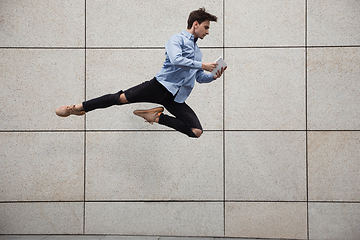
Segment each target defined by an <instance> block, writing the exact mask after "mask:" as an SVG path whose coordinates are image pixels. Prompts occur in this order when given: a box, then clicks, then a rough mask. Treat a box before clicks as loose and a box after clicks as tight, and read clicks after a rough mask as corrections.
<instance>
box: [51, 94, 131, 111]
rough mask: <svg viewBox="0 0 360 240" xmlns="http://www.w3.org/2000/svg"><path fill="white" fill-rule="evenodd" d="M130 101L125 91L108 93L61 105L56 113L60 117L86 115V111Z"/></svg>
mask: <svg viewBox="0 0 360 240" xmlns="http://www.w3.org/2000/svg"><path fill="white" fill-rule="evenodd" d="M126 103H128V101H127V99H126V97H125V94H124V93H123V91H119V92H117V93H114V94H106V95H103V96H101V97H98V98H94V99H91V100H89V101H85V102H82V103H78V104H75V105H70V106H66V105H65V106H61V107H59V108H58V109H56V111H55V112H56V114H57V115H58V116H60V117H67V116H69V115H78V116H81V115H84V114H85V113H86V112H90V111H92V110H95V109H98V108H107V107H110V106H113V105H122V104H126Z"/></svg>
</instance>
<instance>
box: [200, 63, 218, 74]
mask: <svg viewBox="0 0 360 240" xmlns="http://www.w3.org/2000/svg"><path fill="white" fill-rule="evenodd" d="M217 65H218V64H217V63H211V62H208V63H202V67H201V69H203V70H205V71H208V72H212V70H214V68H215V67H216V66H217Z"/></svg>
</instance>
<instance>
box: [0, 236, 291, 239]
mask: <svg viewBox="0 0 360 240" xmlns="http://www.w3.org/2000/svg"><path fill="white" fill-rule="evenodd" d="M78 239H79V240H262V239H259V238H257V239H250V238H221V237H216V238H214V237H161V236H114V235H0V240H78ZM263 240H265V239H263ZM271 240H276V239H275V238H271ZM282 240H286V239H282Z"/></svg>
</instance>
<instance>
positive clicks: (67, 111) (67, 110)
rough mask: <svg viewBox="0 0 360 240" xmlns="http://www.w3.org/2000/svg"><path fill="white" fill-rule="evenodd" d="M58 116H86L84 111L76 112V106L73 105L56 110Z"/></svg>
mask: <svg viewBox="0 0 360 240" xmlns="http://www.w3.org/2000/svg"><path fill="white" fill-rule="evenodd" d="M55 113H56V115H58V116H60V117H67V116H70V115H72V114H73V115H77V116H82V115H84V114H85V111H84V110H76V109H75V105H71V106H67V105H64V106H61V107H59V108H58V109H56V110H55Z"/></svg>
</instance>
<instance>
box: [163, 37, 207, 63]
mask: <svg viewBox="0 0 360 240" xmlns="http://www.w3.org/2000/svg"><path fill="white" fill-rule="evenodd" d="M165 49H166V52H167V54H168V56H169V59H170V62H171V63H172V64H173V65H175V66H180V67H188V68H195V69H201V68H202V62H198V61H194V60H191V59H188V58H186V57H183V56H182V48H181V39H180V38H179V37H178V36H176V35H173V36H172V37H171V38H170V39H169V41H168V42H167V43H166V45H165Z"/></svg>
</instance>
